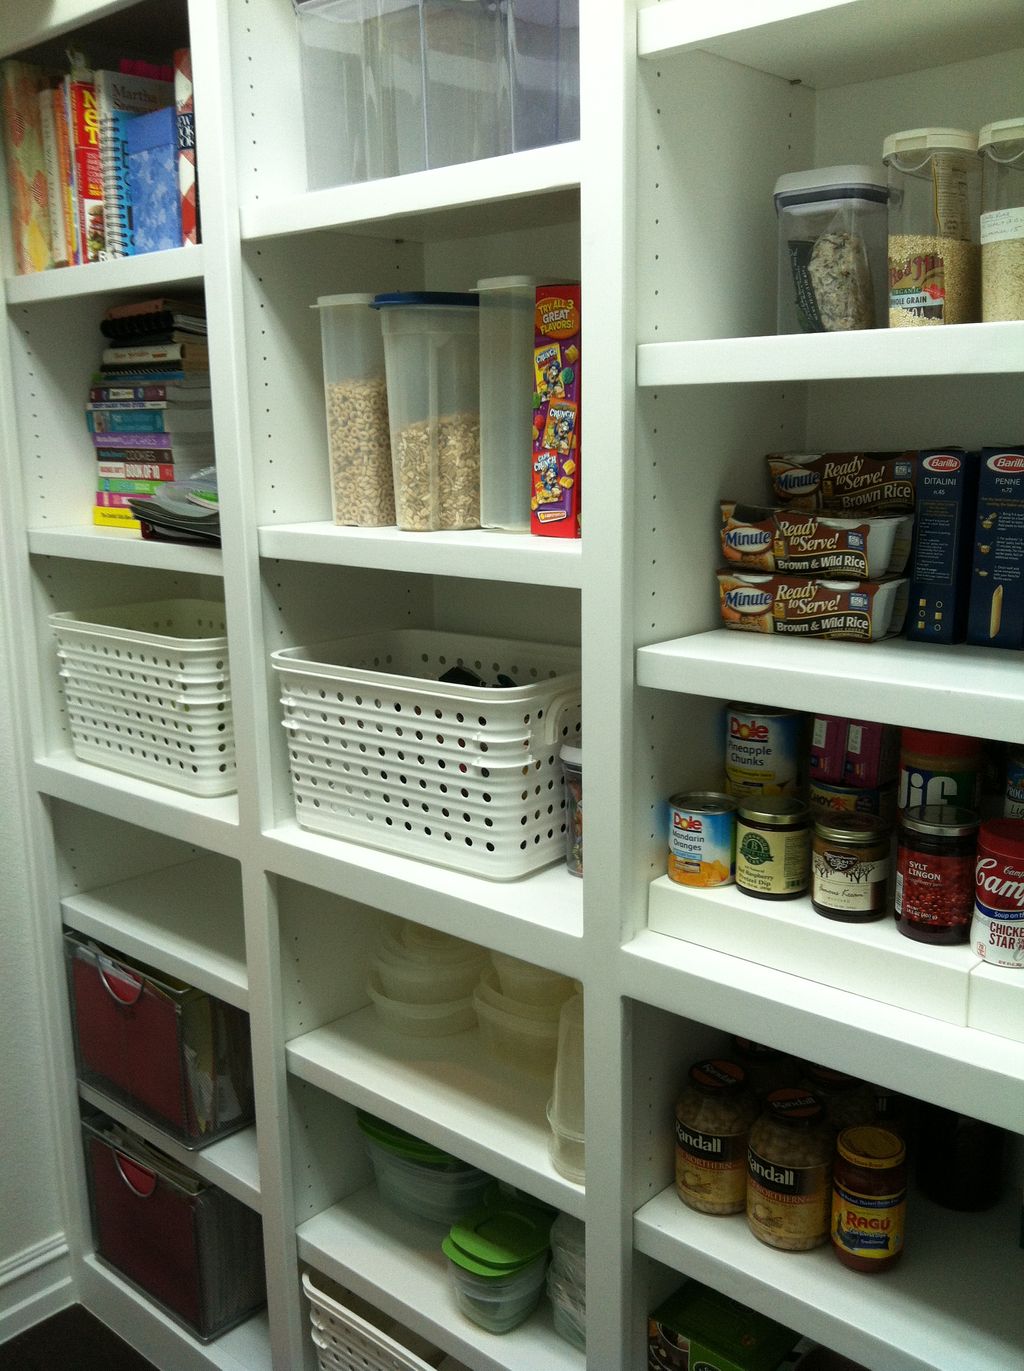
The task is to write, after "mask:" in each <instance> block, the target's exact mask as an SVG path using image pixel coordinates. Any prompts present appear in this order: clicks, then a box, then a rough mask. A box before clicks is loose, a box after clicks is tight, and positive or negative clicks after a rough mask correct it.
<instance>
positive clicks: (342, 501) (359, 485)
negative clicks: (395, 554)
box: [316, 295, 395, 528]
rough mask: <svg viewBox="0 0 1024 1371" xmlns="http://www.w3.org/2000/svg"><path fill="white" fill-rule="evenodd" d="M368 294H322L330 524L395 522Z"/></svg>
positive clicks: (383, 381)
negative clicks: (331, 515)
mask: <svg viewBox="0 0 1024 1371" xmlns="http://www.w3.org/2000/svg"><path fill="white" fill-rule="evenodd" d="M372 304H373V296H372V295H322V296H321V297H320V299H319V300H317V302H316V308H317V309H318V310H319V311H320V336H321V342H322V346H323V358H324V398H325V400H326V405H327V452H328V458H329V461H330V471H331V507H332V510H333V513H334V522H335V523H336V524H356V525H358V526H359V527H361V528H379V527H381V526H382V525H386V524H393V523H394V522H395V482H394V474H393V472H392V470H391V431H390V429H389V427H388V383H387V377H386V375H385V371H384V339H383V337H382V335H381V329H380V315H379V314H378V312H377V311H376V310H374V309H371V308H370V306H371V305H372Z"/></svg>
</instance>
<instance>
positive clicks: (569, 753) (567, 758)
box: [558, 743, 583, 766]
mask: <svg viewBox="0 0 1024 1371" xmlns="http://www.w3.org/2000/svg"><path fill="white" fill-rule="evenodd" d="M558 755H559V757H561V759H562V761H563V762H567V763H568V764H569V766H582V765H583V749H582V748H581V747H570V746H569V744H568V743H566V744H565V745H564V746H563V747H561V748H559V751H558Z"/></svg>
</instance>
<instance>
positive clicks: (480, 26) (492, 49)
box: [420, 0, 512, 167]
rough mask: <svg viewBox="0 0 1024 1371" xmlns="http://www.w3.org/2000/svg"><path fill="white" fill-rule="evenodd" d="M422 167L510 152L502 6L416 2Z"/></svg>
mask: <svg viewBox="0 0 1024 1371" xmlns="http://www.w3.org/2000/svg"><path fill="white" fill-rule="evenodd" d="M420 8H421V15H422V23H423V69H424V73H425V78H426V84H425V91H426V115H427V166H428V167H448V166H451V165H452V164H453V163H455V162H474V161H476V160H477V159H478V158H482V157H497V156H498V155H499V154H501V153H506V152H511V151H512V97H511V92H510V90H509V56H508V36H507V28H506V18H505V8H506V7H505V6H504V5H496V4H480V3H479V0H420Z"/></svg>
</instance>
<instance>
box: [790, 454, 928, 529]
mask: <svg viewBox="0 0 1024 1371" xmlns="http://www.w3.org/2000/svg"><path fill="white" fill-rule="evenodd" d="M767 462H768V482H769V485H770V487H771V493H772V500H773V501H774V502H775V503H776V504H777V505H782V506H784V507H786V508H788V509H811V510H822V511H824V512H825V513H828V514H845V513H848V512H849V511H851V510H855V511H857V512H859V513H861V514H909V513H910V512H911V511H912V510H913V508H914V478H915V475H916V471H917V453H916V452H770V453H769V454H768V457H767Z"/></svg>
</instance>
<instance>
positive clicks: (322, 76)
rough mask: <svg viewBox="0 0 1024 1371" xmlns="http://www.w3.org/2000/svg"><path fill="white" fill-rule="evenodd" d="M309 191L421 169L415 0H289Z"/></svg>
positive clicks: (422, 146)
mask: <svg viewBox="0 0 1024 1371" xmlns="http://www.w3.org/2000/svg"><path fill="white" fill-rule="evenodd" d="M292 3H293V6H294V9H295V12H296V15H297V16H298V28H299V41H300V53H301V66H302V101H303V114H304V119H305V133H306V179H307V185H308V188H309V189H310V190H318V189H320V188H322V187H324V186H343V185H349V184H351V183H353V182H356V181H367V180H370V181H372V180H376V179H377V178H379V177H384V176H397V175H400V174H403V173H405V172H410V171H423V169H424V168H425V167H426V165H427V161H426V156H427V153H426V124H425V120H424V93H423V60H422V34H421V28H420V8H419V0H292Z"/></svg>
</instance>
